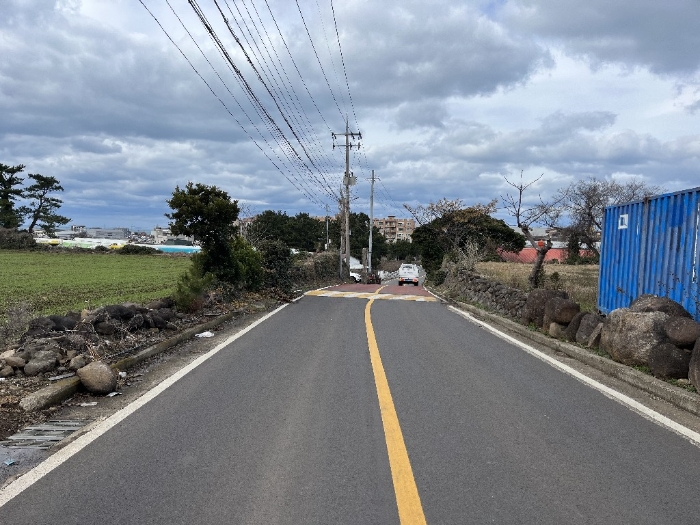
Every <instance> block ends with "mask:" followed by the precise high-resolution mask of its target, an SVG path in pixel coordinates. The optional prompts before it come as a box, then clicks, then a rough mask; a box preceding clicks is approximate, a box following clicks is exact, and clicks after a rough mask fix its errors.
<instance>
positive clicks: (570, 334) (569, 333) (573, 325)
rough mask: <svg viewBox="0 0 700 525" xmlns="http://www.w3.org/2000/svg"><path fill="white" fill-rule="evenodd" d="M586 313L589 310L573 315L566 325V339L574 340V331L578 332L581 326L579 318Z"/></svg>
mask: <svg viewBox="0 0 700 525" xmlns="http://www.w3.org/2000/svg"><path fill="white" fill-rule="evenodd" d="M588 314H589V312H579V313H577V314H576V315H575V316H574V318H573V319H572V320H571V322H570V323H569V324H568V325H566V331H565V332H564V338H565V339H566V340H567V341H576V332H578V328H579V326H581V320H582V319H583V318H584V317H585V316H586V315H588Z"/></svg>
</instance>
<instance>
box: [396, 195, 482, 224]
mask: <svg viewBox="0 0 700 525" xmlns="http://www.w3.org/2000/svg"><path fill="white" fill-rule="evenodd" d="M477 206H480V205H477ZM403 207H404V208H406V209H407V210H408V213H410V214H411V215H412V216H413V218H414V219H415V220H416V222H417V223H418V225H419V226H424V225H426V224H428V223H431V222H433V221H434V220H435V219H440V218H441V217H443V216H444V215H447V214H448V213H453V212H457V211H459V210H462V209H464V207H465V206H464V202H462V199H452V200H450V199H446V198H443V199H440V200H439V201H437V202H431V203H430V204H428V205H427V206H423V205H422V204H419V205H418V206H416V207H415V208H414V207H412V206H409V205H408V204H404V205H403Z"/></svg>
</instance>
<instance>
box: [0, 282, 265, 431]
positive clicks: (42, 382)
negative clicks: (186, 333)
mask: <svg viewBox="0 0 700 525" xmlns="http://www.w3.org/2000/svg"><path fill="white" fill-rule="evenodd" d="M277 304H279V303H278V302H277V301H275V300H274V299H269V298H264V297H260V296H251V297H248V298H246V299H245V300H242V301H240V302H237V303H234V304H228V305H225V307H222V306H221V305H218V306H217V308H216V309H215V310H205V311H201V312H198V313H197V314H193V315H189V316H187V317H186V318H184V319H182V320H180V321H179V322H178V328H179V330H185V329H189V328H192V327H196V326H198V325H201V324H204V323H207V322H209V321H212V320H213V319H216V318H217V317H218V316H220V315H223V314H225V313H228V312H230V311H234V312H236V313H235V317H234V320H233V321H231V322H229V323H227V324H233V325H234V326H236V325H238V324H240V323H241V322H243V321H244V320H247V319H248V318H250V317H251V316H253V315H255V314H259V313H260V312H264V311H267V310H269V309H271V308H272V307H274V306H276V305H277ZM217 330H219V331H220V330H223V328H218V329H217ZM172 335H173V333H172V332H165V331H163V332H160V333H148V332H145V333H142V334H139V335H138V338H134V339H132V341H131V345H132V346H133V347H134V350H135V351H138V350H142V349H144V348H147V347H148V346H150V345H153V344H156V343H158V342H160V341H163V340H164V339H166V338H167V337H169V336H172ZM207 341H211V339H209V340H207ZM188 346H189V345H188V344H187V343H185V344H180V345H177V346H176V347H175V348H173V349H170V350H168V351H166V352H164V354H162V355H159V356H156V357H154V358H152V359H151V360H149V363H150V364H149V366H154V365H157V364H158V363H160V362H162V361H163V360H164V359H165V356H167V355H170V354H174V355H177V354H179V353H181V352H183V351H185V352H186V353H187V351H186V350H185V349H186V348H188ZM134 353H135V352H134ZM125 355H128V353H122V354H121V355H119V356H116V357H114V359H112V361H115V360H117V359H119V358H121V357H124V356H125ZM131 373H132V371H128V372H127V374H128V375H127V377H126V378H120V379H119V382H118V386H117V391H120V390H122V389H126V388H129V387H131V386H132V385H134V384H135V383H136V382H135V381H133V380H130V379H129V374H131ZM52 377H56V374H55V373H47V374H43V375H42V374H40V375H38V376H34V377H27V376H24V375H15V376H11V377H8V378H4V379H2V380H0V441H2V440H4V439H6V438H7V437H9V436H11V435H13V434H15V433H16V432H17V431H19V430H21V429H22V428H25V427H26V426H27V425H31V424H36V423H40V422H43V421H46V420H47V419H56V418H57V417H58V412H60V411H61V409H62V407H61V406H54V407H51V408H48V409H46V410H40V411H34V412H26V411H25V410H23V409H22V408H21V407H20V405H19V403H20V401H21V400H22V399H23V398H24V397H26V396H27V395H29V394H31V393H32V392H35V391H37V390H39V389H41V388H44V387H45V386H47V385H49V384H51V383H53V382H54V380H52V379H51V378H52ZM79 396H81V397H84V398H90V397H92V396H91V395H90V394H88V393H87V392H84V393H80V394H79ZM95 397H97V398H100V396H95ZM81 402H85V401H84V400H82V401H81Z"/></svg>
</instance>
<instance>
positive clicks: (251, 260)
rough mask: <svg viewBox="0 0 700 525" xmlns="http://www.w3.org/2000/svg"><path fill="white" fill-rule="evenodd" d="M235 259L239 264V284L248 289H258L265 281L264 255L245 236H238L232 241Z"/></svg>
mask: <svg viewBox="0 0 700 525" xmlns="http://www.w3.org/2000/svg"><path fill="white" fill-rule="evenodd" d="M231 252H232V254H233V260H234V261H235V263H236V265H237V266H238V272H237V274H238V279H239V280H238V282H237V283H236V284H238V285H239V286H241V287H242V288H245V289H246V290H258V289H260V288H261V287H262V285H263V282H264V275H265V274H264V271H263V255H262V254H261V253H259V252H256V251H255V249H254V248H253V247H252V246H251V245H250V244H249V243H248V242H247V241H246V240H245V239H244V238H243V237H236V238H235V239H234V240H233V241H232V242H231Z"/></svg>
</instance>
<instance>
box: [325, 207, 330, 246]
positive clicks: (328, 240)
mask: <svg viewBox="0 0 700 525" xmlns="http://www.w3.org/2000/svg"><path fill="white" fill-rule="evenodd" d="M330 243H331V241H330V239H329V238H328V204H326V251H328V246H329V245H330Z"/></svg>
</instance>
